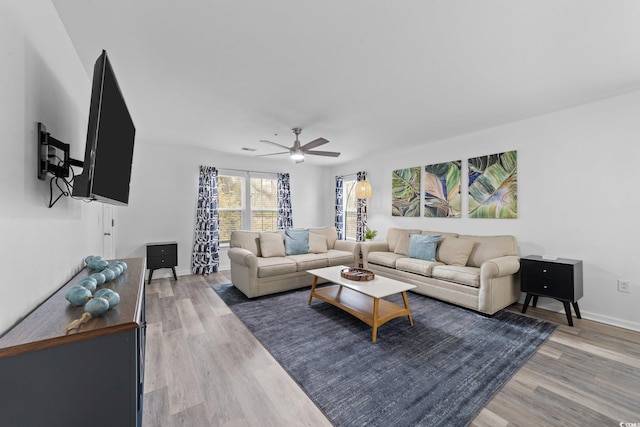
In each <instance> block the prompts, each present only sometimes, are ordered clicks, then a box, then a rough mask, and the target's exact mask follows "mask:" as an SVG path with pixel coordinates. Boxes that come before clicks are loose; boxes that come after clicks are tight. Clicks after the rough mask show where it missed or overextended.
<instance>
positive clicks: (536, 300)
mask: <svg viewBox="0 0 640 427" xmlns="http://www.w3.org/2000/svg"><path fill="white" fill-rule="evenodd" d="M537 305H538V295H534V296H533V304H531V306H532V307H536V306H537Z"/></svg>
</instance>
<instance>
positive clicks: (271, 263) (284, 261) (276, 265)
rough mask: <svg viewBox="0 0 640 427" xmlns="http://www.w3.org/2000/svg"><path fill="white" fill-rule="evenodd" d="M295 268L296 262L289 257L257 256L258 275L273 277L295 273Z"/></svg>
mask: <svg viewBox="0 0 640 427" xmlns="http://www.w3.org/2000/svg"><path fill="white" fill-rule="evenodd" d="M283 245H284V244H283ZM296 268H297V265H296V262H295V261H294V260H292V259H289V258H285V257H271V258H258V277H273V276H279V275H281V274H287V273H295V272H296Z"/></svg>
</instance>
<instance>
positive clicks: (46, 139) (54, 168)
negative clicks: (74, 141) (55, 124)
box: [37, 122, 84, 181]
mask: <svg viewBox="0 0 640 427" xmlns="http://www.w3.org/2000/svg"><path fill="white" fill-rule="evenodd" d="M37 139H38V141H37V142H38V148H37V152H38V179H40V180H43V181H44V180H45V179H47V173H51V174H52V175H53V176H56V177H58V178H67V177H68V176H69V167H70V166H77V167H83V166H84V162H83V161H80V160H76V159H72V158H71V157H69V147H70V146H69V144H66V143H64V142H62V141H60V140H58V139H56V138H54V137H52V136H51V134H50V133H49V132H47V128H46V127H45V125H44V124H42V123H40V122H38V135H37Z"/></svg>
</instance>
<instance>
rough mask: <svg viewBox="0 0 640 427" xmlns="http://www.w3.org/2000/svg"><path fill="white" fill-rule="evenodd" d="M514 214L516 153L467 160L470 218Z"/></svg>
mask: <svg viewBox="0 0 640 427" xmlns="http://www.w3.org/2000/svg"><path fill="white" fill-rule="evenodd" d="M517 217H518V155H517V152H516V151H507V152H506V153H499V154H491V155H489V156H481V157H474V158H472V159H469V218H517Z"/></svg>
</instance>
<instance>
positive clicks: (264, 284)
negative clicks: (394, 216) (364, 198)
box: [228, 227, 360, 298]
mask: <svg viewBox="0 0 640 427" xmlns="http://www.w3.org/2000/svg"><path fill="white" fill-rule="evenodd" d="M305 236H307V238H306V245H307V246H305ZM229 246H230V247H229V252H228V254H229V259H230V260H231V282H232V283H233V285H234V286H235V287H236V288H238V289H239V290H240V291H242V293H244V294H245V295H246V296H247V297H249V298H253V297H257V296H261V295H267V294H272V293H276V292H282V291H287V290H290V289H296V288H302V287H305V286H310V285H311V284H312V283H313V278H314V276H312V275H311V274H309V273H307V270H310V269H314V268H323V267H330V266H334V265H346V266H348V267H357V266H358V263H359V259H360V244H359V243H357V242H352V241H346V240H338V233H337V231H336V228H335V227H320V228H309V229H303V230H300V229H298V230H278V231H275V232H262V233H260V232H253V231H234V232H232V233H231V242H230V245H229ZM319 283H322V281H321V280H320V281H319Z"/></svg>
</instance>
